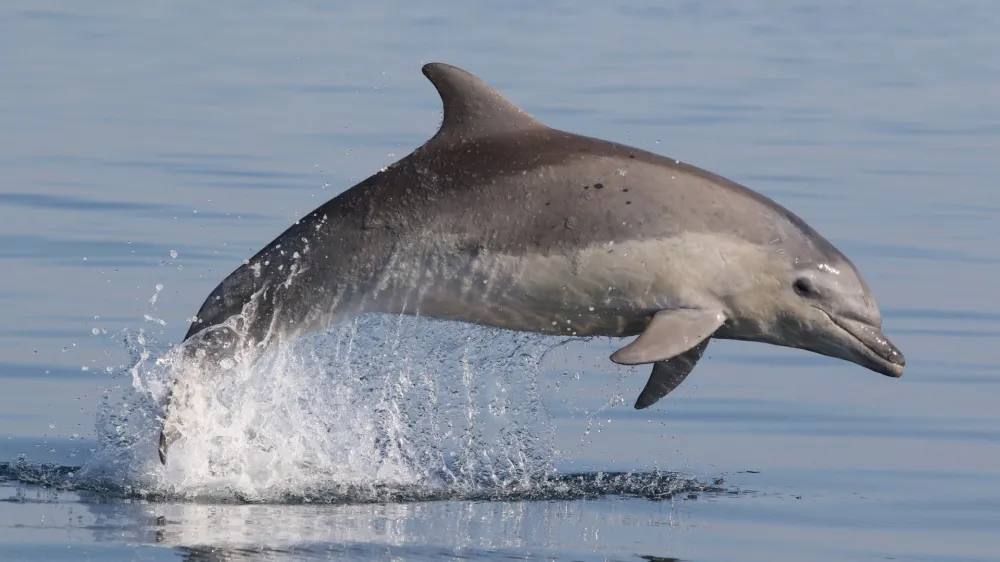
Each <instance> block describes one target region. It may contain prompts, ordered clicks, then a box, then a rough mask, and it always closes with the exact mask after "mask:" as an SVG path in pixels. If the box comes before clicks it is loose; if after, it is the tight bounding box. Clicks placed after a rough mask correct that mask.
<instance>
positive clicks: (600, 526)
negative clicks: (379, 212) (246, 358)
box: [0, 0, 1000, 562]
mask: <svg viewBox="0 0 1000 562" xmlns="http://www.w3.org/2000/svg"><path fill="white" fill-rule="evenodd" d="M998 29H1000V4H998V3H997V2H994V1H990V0H956V1H953V2H929V1H925V0H912V1H911V0H907V1H903V0H885V1H881V2H857V1H844V2H821V1H818V0H775V1H771V2H747V1H745V0H717V1H706V2H688V1H677V2H653V1H650V0H647V1H620V2H586V3H582V2H568V1H563V2H559V1H538V2H523V1H512V2H494V1H487V2H475V3H469V2H458V1H453V0H443V1H437V2H433V3H422V4H413V3H409V2H396V1H389V2H378V3H375V2H370V3H361V2H356V3H340V2H315V1H305V2H294V3H291V2H289V3H276V2H234V1H231V0H220V1H217V2H192V1H187V0H184V1H178V2H169V3H156V4H151V3H135V2H125V1H122V0H106V1H103V2H91V3H85V4H84V3H79V2H68V1H65V0H43V1H34V0H33V1H27V0H24V1H22V0H13V1H6V2H2V3H0V171H2V180H0V560H4V561H8V560H10V561H22V560H23V561H57V562H58V561H63V560H65V561H70V560H73V561H78V560H101V561H111V562H117V561H124V560H157V561H159V560H191V561H195V560H198V561H207V560H219V561H229V560H273V561H277V560H366V559H375V560H439V559H472V560H501V559H502V560H506V559H529V560H536V559H537V560H567V561H568V560H637V561H638V560H660V561H665V560H685V561H698V562H709V561H739V562H755V561H768V562H782V561H801V560H810V561H845V560H846V561H854V560H907V561H931V560H933V561H956V562H958V561H961V562H980V561H982V562H985V561H995V560H1000V191H998V189H1000V33H998V31H997V30H998ZM430 61H442V62H448V63H451V64H455V65H458V66H460V67H463V68H465V69H467V70H469V71H471V72H473V73H475V74H477V75H479V76H481V77H482V78H483V79H485V80H486V81H487V82H489V83H490V84H492V85H494V86H495V87H497V88H498V89H500V90H501V91H502V92H504V93H505V94H506V95H507V96H508V97H510V98H511V99H512V100H513V101H514V102H516V103H518V104H519V105H521V106H522V107H523V108H525V109H526V110H527V111H529V112H530V113H532V114H533V115H535V116H536V117H538V118H540V119H541V120H542V121H544V122H546V123H548V124H549V125H551V126H554V127H558V128H562V129H566V130H570V131H574V132H578V133H582V134H587V135H592V136H597V137H602V138H606V139H610V140H615V141H620V142H624V143H628V144H632V145H635V146H638V147H641V148H644V149H647V150H651V151H654V152H658V153H661V154H665V155H668V156H671V157H674V158H678V159H680V160H682V161H684V162H690V163H693V164H695V165H698V166H701V167H703V168H706V169H709V170H712V171H714V172H717V173H720V174H722V175H725V176H727V177H729V178H731V179H734V180H736V181H739V182H741V183H744V184H746V185H748V186H750V187H752V188H753V189H756V190H758V191H760V192H762V193H764V194H766V195H768V196H770V197H772V198H773V199H775V200H777V201H778V202H779V203H781V204H783V205H785V206H787V207H789V208H790V209H791V210H793V211H794V212H795V213H797V214H798V215H800V216H801V217H803V218H804V219H805V220H806V221H808V222H809V223H810V224H811V225H813V226H814V227H816V228H817V229H818V230H819V231H820V232H822V233H823V234H824V235H825V236H826V237H827V238H829V239H830V240H831V241H832V242H833V243H834V244H836V245H837V246H838V247H840V248H841V249H842V250H843V251H844V252H845V253H846V254H847V255H848V256H849V257H850V258H851V259H852V260H853V261H854V263H855V264H856V265H857V266H858V267H859V269H860V270H861V271H862V272H863V274H864V275H865V277H866V279H867V280H868V282H869V284H870V285H871V286H872V288H873V290H874V292H875V294H876V296H877V297H878V299H879V304H880V306H881V308H882V311H883V316H884V319H885V324H884V328H885V331H886V333H887V335H888V336H889V337H890V338H892V339H893V340H894V341H895V343H897V344H898V345H899V347H900V348H901V349H902V350H903V352H904V353H905V355H906V357H907V361H908V365H907V370H906V373H905V375H904V376H903V377H902V378H901V379H890V378H887V377H883V376H879V375H877V374H875V373H872V372H870V371H866V370H865V369H863V368H860V367H858V366H856V365H853V364H850V363H846V362H843V361H836V360H832V359H826V358H823V357H819V356H816V355H813V354H810V353H806V352H803V351H799V350H792V349H784V348H777V347H771V346H767V345H763V344H752V343H739V342H724V341H723V342H716V343H714V344H713V345H712V346H711V348H710V350H709V352H708V353H707V356H706V358H705V359H703V360H702V362H701V363H700V364H699V366H698V368H697V369H696V371H695V372H694V373H693V374H692V376H691V377H690V378H689V379H688V380H687V381H686V382H685V384H683V385H682V386H680V387H679V388H678V389H677V390H676V391H675V392H674V393H673V394H671V395H670V396H669V397H667V398H666V399H664V400H662V401H661V402H659V403H657V404H656V405H655V406H654V407H652V408H650V409H648V410H643V411H636V410H634V409H633V408H632V403H633V402H634V400H635V397H636V396H637V395H638V392H639V391H640V390H641V389H642V387H643V385H644V384H645V382H646V377H647V369H646V368H634V369H633V368H627V367H621V366H617V365H614V364H612V363H611V362H610V361H608V359H607V356H608V355H609V354H610V353H611V351H612V350H614V349H616V348H617V347H618V346H619V345H620V342H615V341H610V340H608V339H594V340H589V341H572V342H569V343H566V344H565V345H562V344H564V343H565V342H563V341H561V340H556V339H551V338H541V337H537V336H531V335H524V334H510V333H505V332H500V331H496V330H488V329H485V328H477V327H470V326H464V325H459V324H450V323H444V322H433V321H429V320H418V319H400V318H384V317H367V318H362V319H360V320H359V321H357V322H352V323H350V324H349V325H343V326H335V327H333V328H331V330H329V331H328V332H325V333H322V334H315V335H314V336H310V337H309V338H306V339H304V340H301V341H299V342H298V343H296V345H294V346H292V347H289V348H287V349H282V350H280V353H278V354H275V356H273V357H271V358H270V359H269V360H268V361H267V362H264V364H261V365H259V366H257V367H255V368H254V369H253V370H249V371H246V372H241V373H239V374H238V376H235V377H233V378H231V379H226V380H219V381H213V382H212V384H211V386H210V388H211V389H212V392H214V393H215V399H216V402H214V403H213V404H214V405H213V406H212V408H214V409H212V408H209V409H208V410H207V411H206V412H205V413H204V419H203V420H201V421H202V423H201V427H202V428H203V430H204V432H205V435H204V439H203V440H202V441H200V442H199V443H198V444H197V445H198V446H197V447H195V448H194V449H191V451H193V452H191V453H190V454H188V455H186V456H185V458H182V459H180V460H178V462H176V463H173V462H172V463H171V464H170V465H168V467H167V469H163V468H161V467H160V465H159V463H158V461H157V460H156V457H155V448H154V446H153V444H154V443H153V440H154V437H155V434H156V432H157V431H158V422H157V420H156V416H157V415H158V414H159V413H160V411H159V407H158V405H157V404H156V401H155V400H154V399H153V398H152V397H153V396H155V395H156V394H157V392H162V390H163V388H164V383H165V381H168V380H169V379H170V376H171V374H172V373H173V372H174V369H176V368H177V364H176V361H175V356H174V354H172V352H171V349H172V346H173V345H174V344H176V343H177V342H178V341H179V340H180V339H181V338H182V337H183V335H184V333H185V331H186V329H187V319H188V318H190V317H192V316H193V315H194V314H195V312H197V309H198V307H199V306H200V305H201V303H202V301H203V300H204V298H205V297H206V296H207V295H208V293H209V291H211V289H212V288H213V287H214V286H215V285H216V284H217V283H218V282H219V281H220V280H221V279H222V278H223V277H224V276H225V275H227V274H228V273H229V272H230V271H231V270H232V269H234V268H235V267H237V266H238V265H239V264H240V263H241V261H242V260H243V259H245V258H247V257H249V256H250V255H252V254H253V253H254V252H256V251H257V250H258V249H259V248H261V247H262V246H263V245H265V244H266V243H267V242H269V241H270V240H271V239H272V238H273V237H274V236H276V235H277V234H279V233H280V232H281V231H283V230H284V229H285V228H286V227H287V226H288V225H290V224H291V223H292V222H294V221H295V220H296V219H297V218H299V217H300V216H302V215H304V214H305V213H307V212H309V211H310V210H312V209H313V208H315V207H316V206H318V205H319V204H321V203H323V202H325V201H326V200H328V199H329V198H331V197H333V196H335V195H336V194H338V193H340V192H341V191H343V190H345V189H347V188H348V187H350V186H351V185H353V184H354V183H356V182H358V181H360V180H361V179H364V178H365V177H367V176H369V175H370V174H372V173H374V172H376V171H378V170H379V169H380V168H381V167H383V166H386V165H388V164H390V163H392V162H393V161H395V160H397V159H399V158H401V157H402V156H404V155H406V154H407V153H408V152H409V151H411V150H412V149H413V148H415V147H416V146H418V145H419V144H421V143H422V142H423V141H424V140H425V139H427V138H428V137H429V136H430V135H432V134H433V133H434V131H435V130H436V128H437V126H438V123H439V121H440V118H441V108H440V102H439V99H438V97H437V94H436V92H435V91H434V89H433V88H432V87H431V85H430V83H428V82H427V80H426V79H425V78H424V77H423V76H422V74H421V73H420V66H421V64H423V63H425V62H430ZM248 432H253V433H254V435H256V436H257V438H256V440H254V444H253V445H248V444H247V441H246V440H245V439H243V438H242V437H241V436H244V435H246V434H247V433H248Z"/></svg>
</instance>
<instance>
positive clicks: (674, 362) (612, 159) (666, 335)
mask: <svg viewBox="0 0 1000 562" xmlns="http://www.w3.org/2000/svg"><path fill="white" fill-rule="evenodd" d="M423 73H424V75H425V76H426V77H427V78H428V79H429V80H430V82H431V83H432V84H433V85H434V87H435V88H436V89H437V91H438V93H439V94H440V96H441V101H442V103H443V106H444V117H443V120H442V123H441V126H440V128H439V130H438V131H437V133H436V134H435V135H434V136H433V137H432V138H431V139H430V140H428V141H427V142H426V143H425V144H423V145H422V146H420V147H419V148H417V149H416V150H414V151H413V152H412V153H411V154H409V155H407V156H406V157H404V158H403V159H401V160H399V161H397V162H395V163H394V164H392V165H391V166H388V167H386V168H384V169H382V170H381V171H379V172H378V173H376V174H375V175H373V176H371V177H369V178H367V179H365V180H364V181H362V182H360V183H358V184H357V185H355V186H353V187H351V188H350V189H348V190H346V191H344V192H343V193H341V194H340V195H338V196H336V197H334V198H333V199H331V200H330V201H328V202H326V203H325V204H323V205H322V206H320V207H319V208H317V209H316V210H314V211H312V212H311V213H309V214H307V215H306V216H304V217H303V218H301V219H300V220H298V221H297V222H296V223H295V224H293V225H292V226H291V227H289V228H288V229H287V230H286V231H285V232H283V233H282V234H281V235H280V236H278V237H277V238H276V239H274V241H272V242H271V243H270V244H268V245H267V246H266V247H264V248H263V249H262V250H260V251H259V252H258V253H257V254H256V255H254V256H253V257H252V258H250V259H249V260H246V261H245V262H244V264H243V265H242V266H240V267H238V268H237V269H236V270H235V271H234V272H233V273H232V274H230V275H229V276H228V277H226V278H225V279H224V280H223V281H222V282H221V283H220V284H219V285H218V286H217V287H216V288H215V290H213V291H212V293H211V294H210V295H209V296H208V298H207V299H206V300H205V302H204V304H203V305H202V306H201V309H200V310H199V312H198V314H197V317H196V318H195V319H194V321H193V322H192V323H191V326H190V329H189V330H188V332H187V335H186V336H185V340H189V339H197V340H198V344H199V345H198V347H199V349H201V352H200V353H201V355H199V357H206V355H205V353H208V355H207V356H208V357H215V358H218V357H222V356H223V355H225V354H230V355H231V354H232V353H234V351H233V350H237V349H238V350H243V352H244V355H243V356H242V357H244V358H247V359H249V360H253V359H254V358H256V357H259V356H260V354H262V353H263V352H264V351H265V350H266V349H267V348H269V347H271V346H273V345H275V344H277V343H279V342H282V341H289V340H291V339H294V338H296V337H298V336H300V335H302V334H305V333H307V332H310V331H314V330H320V329H324V328H326V327H328V326H330V325H331V324H334V323H337V322H341V321H344V320H346V319H349V318H352V317H354V316H357V315H359V314H363V313H391V314H409V315H423V316H428V317H433V318H438V319H446V320H455V321H461V322H468V323H475V324H482V325H488V326H494V327H498V328H503V329H508V330H521V331H530V332H538V333H544V334H553V335H564V336H578V337H585V336H610V337H616V338H624V337H629V336H635V335H638V337H637V338H636V339H635V340H634V341H632V342H631V343H629V344H628V345H625V346H624V347H622V348H621V349H619V350H617V351H616V352H615V353H614V354H613V355H611V361H613V362H615V363H618V364H622V365H640V364H652V373H651V375H650V377H649V381H648V383H647V384H646V386H645V388H644V389H643V390H642V392H641V394H640V395H639V397H638V399H637V401H636V403H635V407H636V408H639V409H641V408H647V407H649V406H651V405H652V404H654V403H656V402H657V401H658V400H659V399H661V398H663V397H664V396H666V395H667V394H668V393H670V392H671V391H672V390H673V389H674V388H676V387H677V386H678V385H679V384H681V382H682V381H684V379H685V378H686V377H687V376H688V374H689V373H690V372H691V371H692V370H693V369H694V367H695V365H696V364H697V363H698V360H699V359H700V358H701V356H702V354H704V352H705V349H706V347H707V345H708V342H709V341H710V340H711V339H732V340H747V341H756V342H764V343H769V344H773V345H779V346H787V347H793V348H799V349H805V350H809V351H812V352H814V353H818V354H821V355H826V356H829V357H834V358H839V359H843V360H846V361H850V362H852V363H855V364H857V365H860V366H862V367H865V368H867V369H870V370H872V371H875V372H877V373H881V374H883V375H888V376H890V377H899V376H901V375H902V374H903V369H904V366H905V364H906V362H905V360H904V358H903V354H902V353H901V352H900V351H899V349H898V348H897V347H896V346H895V345H893V343H892V342H891V341H889V339H888V338H887V337H886V336H885V335H884V334H883V333H882V316H881V313H880V311H879V307H878V305H877V303H876V300H875V297H874V296H873V295H872V291H871V289H870V288H869V286H868V284H867V283H866V282H865V280H864V279H863V278H862V276H861V274H860V273H859V272H858V270H857V268H856V267H855V266H854V265H853V264H852V263H851V261H850V260H849V259H848V258H847V257H846V256H845V255H844V254H843V253H842V252H841V251H839V250H838V249H837V248H836V247H834V246H833V244H831V243H830V242H828V241H827V240H826V239H825V238H823V236H821V235H820V234H819V233H818V232H816V230H814V229H813V228H812V227H810V226H809V225H808V224H806V223H805V222H804V221H803V220H802V219H800V218H799V217H798V216H796V215H795V214H793V213H792V212H791V211H789V210H787V209H785V208H784V207H782V206H781V205H779V204H777V203H776V202H774V201H772V200H771V199H769V198H767V197H765V196H763V195H761V194H759V193H757V192H754V191H752V190H751V189H749V188H747V187H744V186H743V185H740V184H738V183H736V182H733V181H730V180H728V179H726V178H724V177H721V176H719V175H716V174H714V173H711V172H708V171H705V170H702V169H700V168H697V167H695V166H692V165H690V164H686V163H682V162H680V161H678V160H675V159H672V158H667V157H664V156H661V155H658V154H654V153H651V152H647V151H645V150H640V149H638V148H633V147H630V146H626V145H623V144H618V143H614V142H609V141H605V140H600V139H596V138H590V137H585V136H581V135H577V134H573V133H569V132H565V131H561V130H558V129H553V128H551V127H548V126H546V125H545V124H543V123H541V122H540V121H538V120H537V119H535V118H534V117H532V116H531V115H529V114H528V113H526V112H525V111H524V110H522V109H521V108H519V107H518V106H516V105H515V104H514V103H512V102H511V101H509V100H508V99H507V98H506V97H504V96H503V95H502V94H500V93H499V92H498V91H496V90H495V89H493V88H491V87H490V86H489V85H487V84H486V83H484V82H483V81H482V80H480V79H479V78H477V77H476V76H473V75H472V74H470V73H468V72H466V71H464V70H461V69H459V68H457V67H454V66H450V65H447V64H442V63H431V64H427V65H425V66H424V67H423ZM234 318H238V319H239V322H235V323H234V320H233V319H234ZM206 350H207V351H206ZM176 391H177V386H176V384H175V388H174V393H173V394H176ZM168 400H169V398H168ZM174 401H175V402H176V400H174ZM177 411H178V408H177V407H170V405H169V404H168V406H167V414H166V420H165V423H164V430H163V433H162V434H161V436H160V447H159V453H160V459H161V461H163V462H164V463H165V462H166V454H167V448H168V446H169V444H170V443H171V442H172V441H174V440H176V439H177V438H178V437H179V435H178V433H177V431H176V430H175V429H174V427H173V426H174V425H175V423H176V419H175V418H176V416H177V415H178V414H176V412H177Z"/></svg>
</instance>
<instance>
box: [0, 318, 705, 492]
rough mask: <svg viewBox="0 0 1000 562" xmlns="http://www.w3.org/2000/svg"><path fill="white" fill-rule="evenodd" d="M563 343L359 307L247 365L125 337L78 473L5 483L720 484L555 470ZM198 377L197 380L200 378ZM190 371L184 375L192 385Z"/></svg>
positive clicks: (151, 486) (360, 487)
mask: <svg viewBox="0 0 1000 562" xmlns="http://www.w3.org/2000/svg"><path fill="white" fill-rule="evenodd" d="M562 341H563V340H562V339H557V338H552V337H545V336H541V335H538V334H530V333H522V332H509V331H504V330H499V329H493V328H486V327H481V326H469V325H466V324H457V323H451V322H445V321H436V320H428V319H421V318H414V317H408V316H400V317H393V316H383V315H370V316H362V317H360V318H358V319H356V320H354V321H352V322H350V323H347V324H344V325H341V326H337V327H335V328H333V329H332V330H330V331H328V332H325V333H315V334H312V335H309V336H306V337H303V338H300V339H298V340H295V342H294V343H292V344H287V345H282V346H279V347H278V348H277V349H274V350H272V351H270V352H268V353H267V354H266V355H265V356H263V357H262V358H261V359H260V360H259V361H257V362H255V363H254V364H252V365H251V366H247V365H244V364H240V363H233V362H231V361H230V362H228V363H226V364H224V365H221V366H220V368H219V369H218V370H217V371H209V372H186V371H185V369H193V368H194V367H192V366H191V365H192V362H190V361H184V360H182V354H183V353H184V349H183V347H184V346H177V347H175V348H172V349H165V346H162V345H160V344H159V343H158V342H156V341H154V340H153V339H151V338H150V337H149V336H148V335H147V334H145V333H143V332H130V333H128V334H126V338H125V344H126V346H127V349H128V351H129V352H130V354H131V356H132V357H131V359H132V361H131V363H132V366H131V367H130V368H127V369H124V370H123V371H122V372H121V373H119V374H118V376H117V378H118V379H119V380H121V381H122V384H118V385H116V386H115V387H114V388H112V389H109V391H108V392H107V393H106V394H105V396H104V400H103V404H102V406H101V408H100V410H99V413H98V419H97V437H98V446H97V451H96V453H95V455H94V456H93V457H92V458H91V460H90V461H89V462H87V464H86V465H85V466H83V467H81V468H80V469H79V470H77V469H69V468H64V467H54V466H39V465H33V464H31V463H29V462H27V461H25V460H23V459H20V460H19V461H16V462H14V463H11V464H8V465H4V466H0V479H4V478H6V479H16V480H19V481H21V482H34V483H38V484H43V485H49V486H55V487H61V488H72V489H86V490H95V491H100V492H102V493H108V494H113V495H118V496H124V497H140V498H148V499H188V500H197V501H209V502H213V501H234V500H235V501H249V502H291V503H299V502H329V503H357V502H373V501H377V502H385V501H415V500H435V499H469V500H484V499H507V500H517V499H576V498H582V497H593V496H600V495H606V494H616V495H626V496H640V497H648V498H665V497H672V496H674V495H676V494H678V493H687V492H697V491H705V490H713V491H721V489H720V488H719V484H721V482H716V483H713V484H711V485H706V484H702V483H699V482H697V481H695V480H693V479H690V478H684V477H680V476H678V475H676V474H673V473H661V472H654V473H635V474H631V473H609V474H600V473H591V474H569V475H565V474H558V473H557V472H556V471H555V470H554V468H553V462H554V461H555V459H556V458H557V456H558V451H556V450H555V448H554V439H553V436H554V428H553V424H552V421H551V419H550V418H549V415H548V413H547V411H546V409H545V407H544V404H543V402H542V400H541V396H540V395H539V392H538V391H537V388H536V380H537V378H538V375H539V368H540V364H541V361H542V359H543V357H544V356H545V354H546V353H547V352H548V351H549V350H551V349H552V348H554V347H556V346H558V345H559V344H560V343H561V342H562ZM177 377H191V378H196V380H195V382H196V383H197V384H194V385H192V391H193V394H192V395H191V396H190V400H189V401H188V403H189V405H190V407H189V408H187V409H186V411H185V413H184V418H185V419H184V422H185V423H184V426H183V431H182V434H183V438H182V439H180V440H179V441H178V442H177V443H175V444H174V445H173V447H172V448H171V452H170V459H169V462H168V463H167V465H166V467H164V466H163V465H161V464H160V462H159V459H158V457H157V453H156V445H157V438H158V436H159V431H160V427H161V424H162V415H163V408H162V404H163V399H164V397H165V396H166V393H167V391H168V388H170V386H171V385H172V383H173V381H174V380H175V378H177ZM197 377H201V378H197ZM189 380H190V379H189Z"/></svg>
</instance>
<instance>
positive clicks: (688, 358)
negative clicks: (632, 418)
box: [635, 338, 710, 410]
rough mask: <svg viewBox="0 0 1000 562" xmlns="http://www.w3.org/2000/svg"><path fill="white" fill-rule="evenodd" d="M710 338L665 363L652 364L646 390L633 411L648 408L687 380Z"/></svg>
mask: <svg viewBox="0 0 1000 562" xmlns="http://www.w3.org/2000/svg"><path fill="white" fill-rule="evenodd" d="M709 341H710V338H705V339H703V340H701V342H700V343H699V344H698V345H696V346H694V347H692V348H691V349H689V350H687V351H685V352H684V353H681V354H680V355H675V356H673V357H671V358H670V359H667V360H665V361H657V362H656V363H653V373H652V374H650V375H649V382H647V383H646V388H643V389H642V393H640V394H639V399H638V400H636V401H635V409H636V410H642V409H643V408H648V407H650V406H652V405H653V404H656V402H657V401H658V400H659V399H660V398H663V397H664V396H666V395H668V394H670V393H671V392H673V390H674V389H675V388H677V387H678V386H680V384H681V383H682V382H684V379H686V378H687V376H688V375H689V374H691V371H692V370H693V369H694V366H695V365H697V364H698V360H699V359H701V356H702V354H703V353H705V348H706V347H708V342H709Z"/></svg>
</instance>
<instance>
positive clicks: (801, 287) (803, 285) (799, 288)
mask: <svg viewBox="0 0 1000 562" xmlns="http://www.w3.org/2000/svg"><path fill="white" fill-rule="evenodd" d="M792 289H795V293H796V294H797V295H799V296H800V297H806V298H816V297H818V296H819V293H817V292H816V288H815V287H813V284H812V281H810V280H809V279H808V278H806V277H799V278H798V279H796V280H795V283H792Z"/></svg>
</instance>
